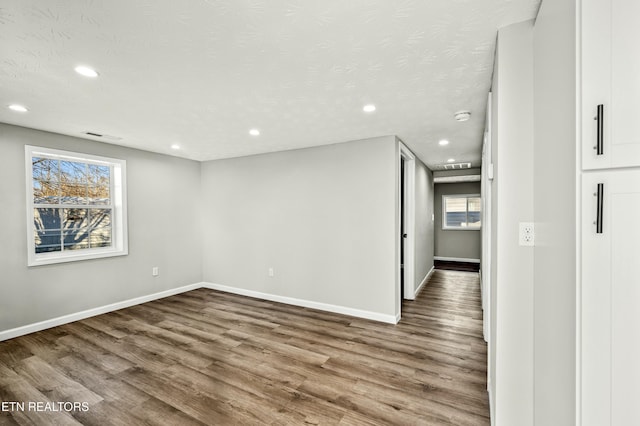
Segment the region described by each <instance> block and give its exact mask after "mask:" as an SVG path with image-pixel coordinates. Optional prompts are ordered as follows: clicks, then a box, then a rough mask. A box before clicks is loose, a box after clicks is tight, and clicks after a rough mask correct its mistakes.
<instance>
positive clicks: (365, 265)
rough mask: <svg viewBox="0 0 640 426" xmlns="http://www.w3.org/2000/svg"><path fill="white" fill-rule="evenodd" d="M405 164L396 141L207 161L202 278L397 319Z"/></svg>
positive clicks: (392, 138)
mask: <svg viewBox="0 0 640 426" xmlns="http://www.w3.org/2000/svg"><path fill="white" fill-rule="evenodd" d="M398 163H399V157H398V146H397V142H396V139H395V138H394V137H392V136H389V137H381V138H375V139H368V140H362V141H356V142H349V143H342V144H336V145H327V146H322V147H316V148H308V149H300V150H294V151H285V152H278V153H272V154H265V155H256V156H251V157H243V158H234V159H228V160H218V161H209V162H205V163H203V164H202V188H203V194H202V198H203V203H204V206H203V207H204V223H203V250H202V252H203V256H204V258H203V279H204V280H205V281H207V282H212V283H216V284H222V285H227V286H232V287H237V288H239V289H245V290H250V291H256V292H261V293H267V294H271V295H277V296H285V297H292V298H297V299H302V300H309V301H315V302H320V303H325V304H330V305H335V306H341V307H348V308H352V309H359V310H364V311H369V312H375V313H379V314H384V315H393V316H395V315H396V314H397V312H396V303H397V300H396V298H397V293H399V287H398V283H397V271H396V252H397V245H398V243H397V238H396V235H397V234H396V228H397V225H396V222H397V203H398V200H399V196H398V185H397V183H398V179H397V176H398V167H399V164H398ZM269 268H274V272H275V276H273V277H269V276H268V274H267V271H268V269H269Z"/></svg>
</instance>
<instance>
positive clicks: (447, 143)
mask: <svg viewBox="0 0 640 426" xmlns="http://www.w3.org/2000/svg"><path fill="white" fill-rule="evenodd" d="M438 143H439V144H440V145H442V146H445V145H449V141H448V140H446V139H442V140H441V141H440V142H438Z"/></svg>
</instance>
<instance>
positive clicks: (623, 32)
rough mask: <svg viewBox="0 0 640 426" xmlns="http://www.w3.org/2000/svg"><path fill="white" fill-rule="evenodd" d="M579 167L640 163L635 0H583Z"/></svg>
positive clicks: (639, 26) (639, 5) (639, 36)
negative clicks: (580, 165)
mask: <svg viewBox="0 0 640 426" xmlns="http://www.w3.org/2000/svg"><path fill="white" fill-rule="evenodd" d="M581 21H582V22H581V23H582V35H581V46H582V49H581V54H582V60H581V64H582V67H581V77H582V134H583V137H582V140H583V146H582V167H583V168H584V169H601V168H608V167H626V166H638V165H640V49H639V48H638V42H639V41H640V1H638V0H582V13H581Z"/></svg>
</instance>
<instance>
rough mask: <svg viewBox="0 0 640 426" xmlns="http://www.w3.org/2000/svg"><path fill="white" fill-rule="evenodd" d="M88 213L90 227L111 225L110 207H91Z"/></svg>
mask: <svg viewBox="0 0 640 426" xmlns="http://www.w3.org/2000/svg"><path fill="white" fill-rule="evenodd" d="M89 214H90V220H89V225H90V226H91V227H92V228H101V227H107V226H111V209H91V210H89Z"/></svg>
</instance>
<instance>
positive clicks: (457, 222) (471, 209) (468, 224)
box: [442, 194, 482, 230]
mask: <svg viewBox="0 0 640 426" xmlns="http://www.w3.org/2000/svg"><path fill="white" fill-rule="evenodd" d="M481 205H482V203H481V199H480V195H479V194H466V195H458V194H456V195H443V196H442V206H443V209H442V215H443V217H442V229H449V230H478V229H480V225H481V223H480V222H481V219H480V206H481Z"/></svg>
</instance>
